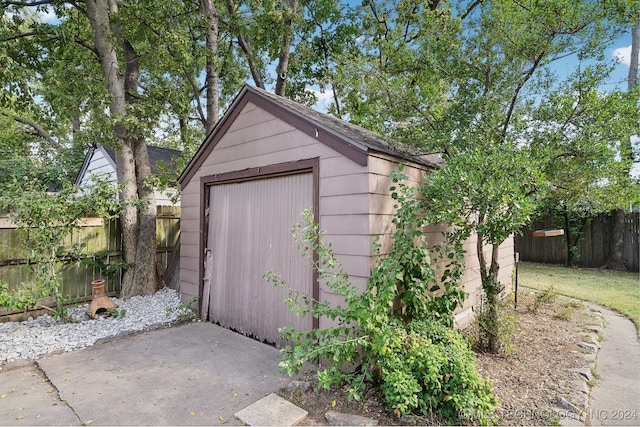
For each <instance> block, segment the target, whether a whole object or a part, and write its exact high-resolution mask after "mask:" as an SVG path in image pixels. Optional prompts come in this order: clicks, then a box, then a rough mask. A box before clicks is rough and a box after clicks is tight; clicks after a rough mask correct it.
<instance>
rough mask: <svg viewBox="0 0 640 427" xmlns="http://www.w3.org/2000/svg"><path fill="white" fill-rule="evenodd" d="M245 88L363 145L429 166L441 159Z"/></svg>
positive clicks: (289, 101) (352, 125)
mask: <svg viewBox="0 0 640 427" xmlns="http://www.w3.org/2000/svg"><path fill="white" fill-rule="evenodd" d="M246 88H247V89H248V90H252V91H254V92H257V93H260V94H261V95H262V96H264V97H267V98H269V99H271V100H272V101H273V102H275V103H278V104H280V105H282V106H285V107H286V108H289V109H291V110H292V111H295V112H297V113H299V114H301V115H303V116H304V117H306V118H307V119H309V120H312V121H314V122H315V123H317V124H318V125H319V126H323V127H325V128H328V129H331V130H333V131H335V132H337V133H340V134H342V135H344V136H345V137H348V138H349V139H350V140H352V141H354V142H356V143H358V144H361V145H364V146H365V147H367V148H370V149H372V150H375V151H379V152H382V153H387V154H390V155H392V156H394V157H399V158H402V159H406V160H410V161H412V162H416V163H419V164H423V165H425V166H430V167H438V166H439V165H440V164H441V163H442V159H441V158H440V157H438V156H435V155H421V154H419V153H417V152H416V151H414V150H412V149H411V147H407V146H404V145H402V144H400V143H399V142H396V141H392V140H390V139H386V138H384V137H383V136H381V135H379V134H377V133H375V132H372V131H370V130H367V129H364V128H362V127H360V126H357V125H354V124H353V123H349V122H346V121H344V120H341V119H338V118H336V117H333V116H330V115H328V114H324V113H321V112H319V111H317V110H314V109H313V108H309V107H307V106H304V105H301V104H298V103H297V102H295V101H292V100H290V99H288V98H283V97H281V96H278V95H275V94H273V93H270V92H267V91H265V90H263V89H259V88H256V87H251V86H246Z"/></svg>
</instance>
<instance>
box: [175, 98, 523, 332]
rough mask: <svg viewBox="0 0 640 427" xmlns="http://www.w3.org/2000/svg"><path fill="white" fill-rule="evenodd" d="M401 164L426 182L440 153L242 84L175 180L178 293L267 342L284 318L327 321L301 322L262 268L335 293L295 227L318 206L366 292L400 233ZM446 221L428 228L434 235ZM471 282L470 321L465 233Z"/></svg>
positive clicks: (463, 312)
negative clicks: (395, 187)
mask: <svg viewBox="0 0 640 427" xmlns="http://www.w3.org/2000/svg"><path fill="white" fill-rule="evenodd" d="M399 163H403V165H404V171H403V172H404V173H405V174H407V175H408V177H409V182H410V183H412V184H413V185H420V184H421V183H422V181H423V178H424V176H425V174H427V173H429V172H430V171H432V170H433V169H434V168H437V167H438V164H439V163H440V159H439V158H438V157H437V156H415V155H412V154H411V153H410V152H408V151H407V150H406V149H401V148H399V147H398V146H397V145H394V144H392V143H390V142H388V141H386V140H385V139H384V138H382V137H381V136H380V135H377V134H375V133H373V132H370V131H368V130H365V129H363V128H360V127H358V126H355V125H352V124H350V123H347V122H344V121H342V120H339V119H336V118H334V117H331V116H329V115H326V114H322V113H320V112H318V111H315V110H313V109H311V108H307V107H305V106H302V105H300V104H298V103H295V102H293V101H291V100H288V99H286V98H282V97H279V96H276V95H274V94H271V93H268V92H266V91H264V90H261V89H257V88H254V87H251V86H245V87H244V88H243V89H242V90H241V91H240V93H239V94H238V95H237V97H236V98H235V100H234V101H233V103H232V104H231V105H230V107H229V108H228V110H227V112H226V113H225V115H224V117H223V118H222V119H221V120H220V121H219V122H218V124H217V125H216V127H215V128H214V129H213V131H212V132H211V133H210V134H209V135H208V136H207V138H206V139H205V141H204V142H203V144H202V145H201V146H200V148H199V150H198V151H197V153H196V154H195V156H194V157H193V159H192V160H191V161H190V162H189V164H188V165H187V167H186V169H185V170H184V172H183V173H182V175H181V176H180V178H179V183H180V185H181V188H182V194H181V202H182V209H181V252H180V253H181V258H180V280H181V283H180V292H181V294H182V299H183V301H184V302H187V301H189V300H191V299H192V298H193V297H197V298H198V303H197V304H195V305H194V308H196V309H197V310H198V314H199V316H200V317H201V318H202V319H205V320H209V321H213V322H215V323H219V324H220V325H222V326H224V327H228V328H231V329H234V330H237V331H239V332H241V333H244V334H246V335H249V336H253V337H255V338H257V339H259V340H261V341H266V342H270V343H275V344H277V345H282V344H283V342H282V340H281V338H280V336H279V332H278V327H279V326H289V325H295V326H296V327H297V328H317V327H324V326H327V324H325V322H328V320H327V319H311V318H309V317H307V318H305V319H300V318H298V317H296V316H295V314H293V313H291V312H290V311H289V310H288V309H287V307H286V305H285V304H284V299H285V298H286V296H287V293H288V291H287V289H284V288H281V287H274V286H272V285H271V284H269V283H267V282H266V281H265V280H264V278H263V276H264V274H265V273H266V272H267V271H274V272H276V273H277V274H280V275H282V278H283V279H284V280H285V281H286V282H287V283H289V284H290V285H291V286H292V287H293V288H294V289H296V290H297V291H300V292H303V293H306V294H308V295H311V296H313V297H314V298H315V299H316V300H319V301H335V302H337V301H339V300H338V299H337V298H336V297H335V296H334V295H333V294H332V293H331V291H330V289H328V288H327V287H326V286H325V285H324V284H322V283H318V282H317V280H315V278H314V273H313V269H312V268H311V264H310V263H309V261H308V260H306V259H304V258H303V257H302V256H301V255H300V252H299V250H298V247H297V244H296V243H295V241H294V239H293V236H292V233H291V230H292V226H293V225H294V224H296V223H301V222H303V217H302V216H301V213H302V212H303V210H305V209H311V211H312V212H313V213H314V216H315V218H316V221H317V222H318V223H319V226H320V228H321V229H322V230H324V231H325V233H326V234H325V236H324V240H325V241H326V242H331V244H332V247H333V251H334V253H335V254H336V257H337V259H338V260H339V261H340V262H341V263H342V266H343V269H344V271H345V272H346V273H347V274H348V275H349V278H350V280H351V282H352V283H354V284H355V285H357V286H358V287H360V288H361V289H365V287H366V281H367V278H368V277H369V275H370V272H371V267H372V265H373V263H374V261H375V256H376V253H374V251H373V248H372V241H373V239H374V238H375V237H380V242H381V244H382V253H384V252H385V251H388V250H389V248H390V246H391V244H390V236H391V234H392V233H393V231H394V230H393V223H392V219H393V215H394V212H395V210H394V200H393V199H392V198H391V191H390V186H391V179H390V177H389V175H390V173H391V171H393V170H396V169H397V166H398V164H399ZM441 231H442V229H441V228H438V227H433V228H431V229H430V230H428V231H427V233H428V236H427V237H428V239H429V240H430V241H431V243H432V244H436V243H437V242H438V239H439V238H440V232H441ZM467 249H468V251H469V252H468V256H467V272H466V274H465V278H464V286H465V288H466V291H467V292H468V293H469V295H470V297H469V298H468V300H467V302H466V303H465V306H464V307H461V308H460V309H459V310H458V312H457V319H458V320H459V322H460V324H465V323H468V321H469V320H470V319H471V316H470V315H471V314H472V311H473V306H474V305H475V304H476V303H477V302H478V301H479V289H480V288H481V286H480V278H479V274H478V272H477V265H478V264H477V258H476V254H475V243H474V242H469V244H468V246H467ZM501 252H502V254H503V258H502V259H501V267H502V268H501V271H502V274H503V277H502V279H503V280H504V281H505V282H506V283H507V284H510V277H511V268H510V266H511V265H512V264H513V242H512V240H511V239H509V240H508V241H507V242H505V244H504V245H503V248H502V251H501Z"/></svg>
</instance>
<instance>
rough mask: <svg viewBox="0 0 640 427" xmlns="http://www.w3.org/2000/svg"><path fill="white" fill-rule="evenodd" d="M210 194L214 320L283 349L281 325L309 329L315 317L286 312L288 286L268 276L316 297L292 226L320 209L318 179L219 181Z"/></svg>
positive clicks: (211, 315)
mask: <svg viewBox="0 0 640 427" xmlns="http://www.w3.org/2000/svg"><path fill="white" fill-rule="evenodd" d="M210 191H211V199H210V201H211V202H210V206H211V213H210V221H209V224H210V232H209V249H210V250H211V251H212V258H213V259H212V263H211V273H210V278H211V279H210V283H211V290H210V295H211V296H210V303H209V318H210V319H211V320H213V321H214V322H217V323H220V324H221V325H222V326H225V327H231V328H234V329H237V330H239V331H240V332H242V333H244V334H246V335H251V336H255V337H256V338H257V339H259V340H261V341H262V340H264V341H267V342H270V343H276V344H277V345H279V346H283V345H284V342H283V341H282V340H281V338H280V334H279V332H278V328H279V327H281V326H285V327H286V326H290V325H293V326H295V327H296V328H297V329H298V330H303V329H307V330H308V329H311V327H312V319H311V318H310V317H307V318H304V319H301V318H299V317H297V316H296V315H295V314H294V313H292V312H290V311H288V310H286V308H285V307H284V304H283V301H284V300H285V298H286V297H287V295H288V290H287V289H286V288H283V287H273V286H272V285H271V284H270V283H267V282H266V281H265V280H264V278H263V276H264V274H265V273H266V272H267V271H274V272H277V273H278V274H279V275H281V276H282V279H283V280H284V281H286V282H287V283H288V284H289V285H290V286H291V287H292V288H293V289H295V290H296V291H299V292H301V293H304V294H307V295H312V285H313V283H312V281H313V272H312V269H311V264H310V262H308V261H307V260H304V259H302V258H301V257H300V255H299V252H298V247H297V245H296V243H295V242H294V241H293V239H292V235H291V228H292V226H293V225H294V224H296V223H299V222H300V221H301V219H302V218H301V216H300V213H301V212H302V211H303V210H304V209H306V208H311V207H312V206H313V199H312V195H313V176H312V174H310V173H305V174H297V175H290V176H284V177H277V178H270V179H258V180H252V181H248V182H241V183H233V184H221V185H214V186H212V187H211V190H210ZM205 292H206V290H205Z"/></svg>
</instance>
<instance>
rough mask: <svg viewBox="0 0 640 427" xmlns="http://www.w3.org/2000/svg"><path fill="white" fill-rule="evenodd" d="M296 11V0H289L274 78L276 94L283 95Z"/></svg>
mask: <svg viewBox="0 0 640 427" xmlns="http://www.w3.org/2000/svg"><path fill="white" fill-rule="evenodd" d="M297 11H298V0H290V1H289V9H288V11H287V13H288V16H287V17H286V18H285V34H284V36H283V37H282V46H281V49H280V58H279V60H278V67H277V68H276V71H277V73H278V76H277V79H276V91H275V94H276V95H280V96H284V94H285V91H286V85H287V71H288V69H289V53H290V52H289V51H290V50H291V41H292V39H293V16H295V14H296V13H297Z"/></svg>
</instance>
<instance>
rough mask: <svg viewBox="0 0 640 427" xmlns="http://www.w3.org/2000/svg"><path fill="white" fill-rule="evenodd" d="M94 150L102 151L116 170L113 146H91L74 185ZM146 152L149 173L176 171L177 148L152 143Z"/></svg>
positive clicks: (85, 168)
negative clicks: (160, 166)
mask: <svg viewBox="0 0 640 427" xmlns="http://www.w3.org/2000/svg"><path fill="white" fill-rule="evenodd" d="M96 151H102V153H103V154H104V157H105V158H106V159H107V161H108V162H109V164H110V165H111V167H113V170H114V172H115V170H116V153H115V151H114V150H113V148H110V147H105V146H102V145H97V146H92V147H91V148H89V151H88V152H87V154H86V155H85V156H84V161H83V162H82V167H81V168H80V171H79V172H78V175H77V177H76V185H77V184H80V182H81V180H82V177H83V176H84V175H85V174H86V173H87V170H88V168H89V165H90V164H91V160H92V158H93V155H94V153H95V152H96ZM147 152H148V154H149V163H150V164H151V165H150V166H151V173H152V174H153V175H157V174H159V173H163V174H167V173H173V172H175V171H176V167H177V165H176V163H175V160H176V159H177V158H179V157H181V156H182V152H181V151H179V150H172V149H170V148H161V147H154V146H152V145H148V146H147ZM160 163H162V165H163V166H162V171H160V170H159V169H160V168H159V164H160Z"/></svg>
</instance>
